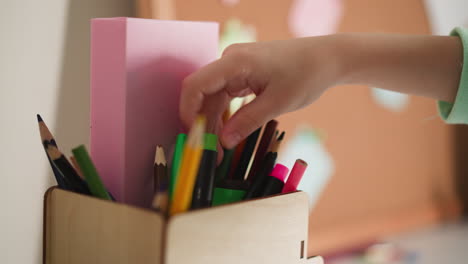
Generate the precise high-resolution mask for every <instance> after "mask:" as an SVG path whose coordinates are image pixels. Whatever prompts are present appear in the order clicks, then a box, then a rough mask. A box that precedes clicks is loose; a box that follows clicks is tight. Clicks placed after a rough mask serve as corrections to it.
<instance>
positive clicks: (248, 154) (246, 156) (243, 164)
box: [233, 127, 262, 180]
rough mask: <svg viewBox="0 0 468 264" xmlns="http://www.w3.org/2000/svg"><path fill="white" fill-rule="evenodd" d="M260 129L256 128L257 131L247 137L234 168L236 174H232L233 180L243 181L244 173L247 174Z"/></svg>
mask: <svg viewBox="0 0 468 264" xmlns="http://www.w3.org/2000/svg"><path fill="white" fill-rule="evenodd" d="M261 129H262V128H261V127H260V128H257V130H255V131H254V132H253V133H252V134H250V135H249V136H248V137H247V140H246V142H245V147H244V149H243V151H242V155H241V157H240V159H239V163H238V165H237V168H236V172H235V173H234V178H233V179H234V180H244V178H245V173H246V172H247V168H248V166H249V163H250V160H251V159H252V153H253V152H254V149H255V146H256V145H257V140H258V136H259V135H260V131H261Z"/></svg>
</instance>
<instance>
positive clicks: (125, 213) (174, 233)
mask: <svg viewBox="0 0 468 264" xmlns="http://www.w3.org/2000/svg"><path fill="white" fill-rule="evenodd" d="M307 206H308V199H307V196H306V194H305V193H303V192H295V193H290V194H283V195H277V196H274V197H268V198H263V199H258V200H252V201H244V202H239V203H235V204H230V205H223V206H218V207H213V208H208V209H203V210H197V211H192V212H188V213H184V214H180V215H176V216H175V217H172V218H169V219H168V220H166V219H164V218H163V217H162V216H161V215H160V214H158V213H157V212H154V211H151V210H146V209H140V208H135V207H132V206H129V205H125V204H119V203H115V202H110V201H105V200H100V199H97V198H93V197H89V196H83V195H80V194H76V193H72V192H68V191H63V190H60V189H58V188H52V189H50V190H49V191H48V192H47V193H46V196H45V211H44V212H45V217H44V220H45V221H44V224H45V229H44V263H47V264H56V263H57V264H58V263H60V264H64V263H65V264H74V263H97V264H99V263H118V264H127V263H143V264H144V263H152V264H157V263H166V264H179V263H203V264H211V263H227V264H229V263H247V264H249V263H252V264H254V263H264V262H268V263H278V264H280V263H298V264H299V263H313V264H321V263H322V259H321V258H320V257H316V258H311V259H308V258H307V233H308V232H307V227H308V211H307ZM163 255H164V256H163Z"/></svg>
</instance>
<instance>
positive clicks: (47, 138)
mask: <svg viewBox="0 0 468 264" xmlns="http://www.w3.org/2000/svg"><path fill="white" fill-rule="evenodd" d="M37 122H38V124H39V133H40V135H41V142H42V147H43V148H44V151H45V152H46V155H47V160H48V161H49V163H50V167H51V168H52V172H53V173H54V177H55V180H56V181H57V185H58V187H60V188H62V189H64V190H72V186H71V185H70V183H69V182H68V181H67V179H65V178H64V177H63V175H62V173H61V172H60V171H58V169H57V168H56V167H55V165H54V164H53V163H52V160H51V159H50V157H49V154H47V151H46V149H45V147H46V144H51V145H53V146H55V147H57V142H56V141H55V139H54V137H53V136H52V133H50V130H49V128H48V127H47V125H46V124H45V122H44V120H43V119H42V117H41V115H39V114H37Z"/></svg>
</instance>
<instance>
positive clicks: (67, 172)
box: [46, 144, 90, 194]
mask: <svg viewBox="0 0 468 264" xmlns="http://www.w3.org/2000/svg"><path fill="white" fill-rule="evenodd" d="M46 151H47V154H48V155H49V157H50V159H51V160H52V163H53V164H54V165H55V167H56V168H57V169H58V170H59V171H60V173H61V174H62V175H63V177H64V178H66V179H67V180H68V182H69V183H70V185H71V186H72V190H73V191H76V192H78V193H82V194H90V191H89V189H88V185H87V184H86V182H84V181H83V180H82V179H81V178H80V176H78V174H77V173H76V171H75V169H74V168H73V166H72V165H71V164H70V162H69V161H68V160H67V158H66V157H65V156H64V155H63V154H62V152H60V150H59V149H58V148H57V147H56V146H54V145H52V144H46Z"/></svg>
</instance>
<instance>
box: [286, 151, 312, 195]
mask: <svg viewBox="0 0 468 264" xmlns="http://www.w3.org/2000/svg"><path fill="white" fill-rule="evenodd" d="M306 169H307V162H305V161H303V160H301V159H298V160H296V162H295V163H294V167H293V168H292V170H291V173H289V177H288V180H287V181H286V183H285V184H284V187H283V191H282V193H288V192H294V191H296V190H297V186H298V185H299V182H300V181H301V179H302V176H303V175H304V172H305V170H306Z"/></svg>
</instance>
